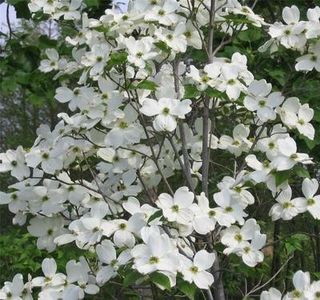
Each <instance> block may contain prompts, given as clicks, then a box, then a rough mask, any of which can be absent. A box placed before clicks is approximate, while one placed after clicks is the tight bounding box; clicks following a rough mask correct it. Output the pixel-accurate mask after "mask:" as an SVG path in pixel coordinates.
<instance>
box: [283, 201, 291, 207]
mask: <svg viewBox="0 0 320 300" xmlns="http://www.w3.org/2000/svg"><path fill="white" fill-rule="evenodd" d="M282 207H283V208H290V207H293V205H292V204H291V203H290V202H289V201H286V202H284V203H283V204H282Z"/></svg>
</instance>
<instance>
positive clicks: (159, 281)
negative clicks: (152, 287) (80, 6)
mask: <svg viewBox="0 0 320 300" xmlns="http://www.w3.org/2000/svg"><path fill="white" fill-rule="evenodd" d="M150 280H151V281H152V282H153V283H154V284H156V285H159V286H161V287H163V288H165V289H167V290H170V288H171V284H170V280H169V278H168V277H167V276H166V275H164V274H162V273H158V272H156V273H152V274H150Z"/></svg>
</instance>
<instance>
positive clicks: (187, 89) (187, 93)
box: [183, 84, 201, 99]
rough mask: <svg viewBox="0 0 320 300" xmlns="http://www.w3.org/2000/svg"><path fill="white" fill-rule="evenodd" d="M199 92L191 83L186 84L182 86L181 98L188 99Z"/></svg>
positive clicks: (197, 95) (196, 95)
mask: <svg viewBox="0 0 320 300" xmlns="http://www.w3.org/2000/svg"><path fill="white" fill-rule="evenodd" d="M200 94H201V93H200V92H199V91H198V89H197V88H196V87H195V86H194V85H192V84H187V85H185V86H184V96H183V98H186V99H189V98H197V97H199V96H200Z"/></svg>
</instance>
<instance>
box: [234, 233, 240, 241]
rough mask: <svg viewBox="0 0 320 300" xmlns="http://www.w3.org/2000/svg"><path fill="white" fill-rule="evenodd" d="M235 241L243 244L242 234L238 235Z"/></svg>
mask: <svg viewBox="0 0 320 300" xmlns="http://www.w3.org/2000/svg"><path fill="white" fill-rule="evenodd" d="M234 239H235V240H236V241H237V242H241V241H242V235H241V234H240V233H238V234H236V235H235V236H234Z"/></svg>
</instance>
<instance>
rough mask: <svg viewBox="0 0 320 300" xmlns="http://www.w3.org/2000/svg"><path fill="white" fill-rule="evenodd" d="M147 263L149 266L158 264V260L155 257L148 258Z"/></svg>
mask: <svg viewBox="0 0 320 300" xmlns="http://www.w3.org/2000/svg"><path fill="white" fill-rule="evenodd" d="M149 263H150V264H151V265H155V264H157V263H159V258H158V257H156V256H151V257H150V258H149Z"/></svg>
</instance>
